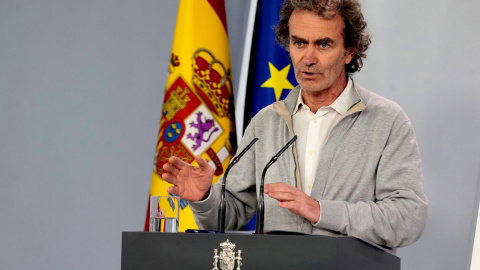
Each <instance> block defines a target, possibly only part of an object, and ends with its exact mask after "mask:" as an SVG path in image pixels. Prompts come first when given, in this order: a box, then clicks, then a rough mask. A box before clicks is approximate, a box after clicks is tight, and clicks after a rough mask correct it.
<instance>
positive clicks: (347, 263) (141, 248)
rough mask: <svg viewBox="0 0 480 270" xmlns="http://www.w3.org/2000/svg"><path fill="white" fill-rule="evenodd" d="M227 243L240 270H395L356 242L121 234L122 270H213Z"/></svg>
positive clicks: (391, 258)
mask: <svg viewBox="0 0 480 270" xmlns="http://www.w3.org/2000/svg"><path fill="white" fill-rule="evenodd" d="M227 239H228V240H229V241H230V242H232V243H234V244H235V248H234V252H236V254H238V251H239V250H241V258H242V264H243V265H242V269H277V270H278V269H329V270H349V269H372V270H376V269H379V270H380V269H381V270H384V269H393V270H395V269H400V258H398V257H397V256H395V255H393V254H391V253H389V252H387V251H385V250H383V249H381V248H379V247H377V246H374V245H370V244H368V243H367V242H364V241H362V240H360V239H357V238H355V237H344V236H324V235H298V234H295V235H281V234H263V235H256V234H245V233H225V234H219V233H152V232H123V234H122V269H123V270H128V269H159V267H163V268H161V269H164V268H165V269H167V267H171V269H213V262H214V259H213V257H214V250H215V249H217V250H218V252H219V253H220V252H221V251H222V249H221V247H220V244H221V243H224V242H226V241H227Z"/></svg>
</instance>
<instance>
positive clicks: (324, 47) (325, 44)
mask: <svg viewBox="0 0 480 270" xmlns="http://www.w3.org/2000/svg"><path fill="white" fill-rule="evenodd" d="M320 48H322V49H326V48H328V44H327V43H320Z"/></svg>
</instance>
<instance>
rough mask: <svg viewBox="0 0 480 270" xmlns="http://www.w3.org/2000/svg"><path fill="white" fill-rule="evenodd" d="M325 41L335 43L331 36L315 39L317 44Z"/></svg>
mask: <svg viewBox="0 0 480 270" xmlns="http://www.w3.org/2000/svg"><path fill="white" fill-rule="evenodd" d="M323 43H326V44H333V43H334V41H333V39H331V38H329V37H326V38H319V39H317V40H315V44H323Z"/></svg>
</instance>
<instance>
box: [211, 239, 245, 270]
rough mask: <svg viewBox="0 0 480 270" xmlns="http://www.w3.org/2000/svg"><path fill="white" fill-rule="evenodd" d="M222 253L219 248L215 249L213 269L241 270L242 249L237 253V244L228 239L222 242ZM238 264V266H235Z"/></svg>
mask: <svg viewBox="0 0 480 270" xmlns="http://www.w3.org/2000/svg"><path fill="white" fill-rule="evenodd" d="M220 248H221V249H222V250H221V251H220V254H219V252H218V249H214V250H213V253H214V255H213V269H212V270H233V269H235V270H241V267H242V251H241V250H238V252H237V253H235V244H234V243H232V242H230V240H228V239H227V241H225V242H223V243H221V244H220ZM235 266H237V268H235Z"/></svg>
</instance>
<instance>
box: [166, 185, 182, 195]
mask: <svg viewBox="0 0 480 270" xmlns="http://www.w3.org/2000/svg"><path fill="white" fill-rule="evenodd" d="M167 192H168V193H170V194H173V195H180V194H178V193H179V189H178V187H176V186H172V187H168V188H167Z"/></svg>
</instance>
